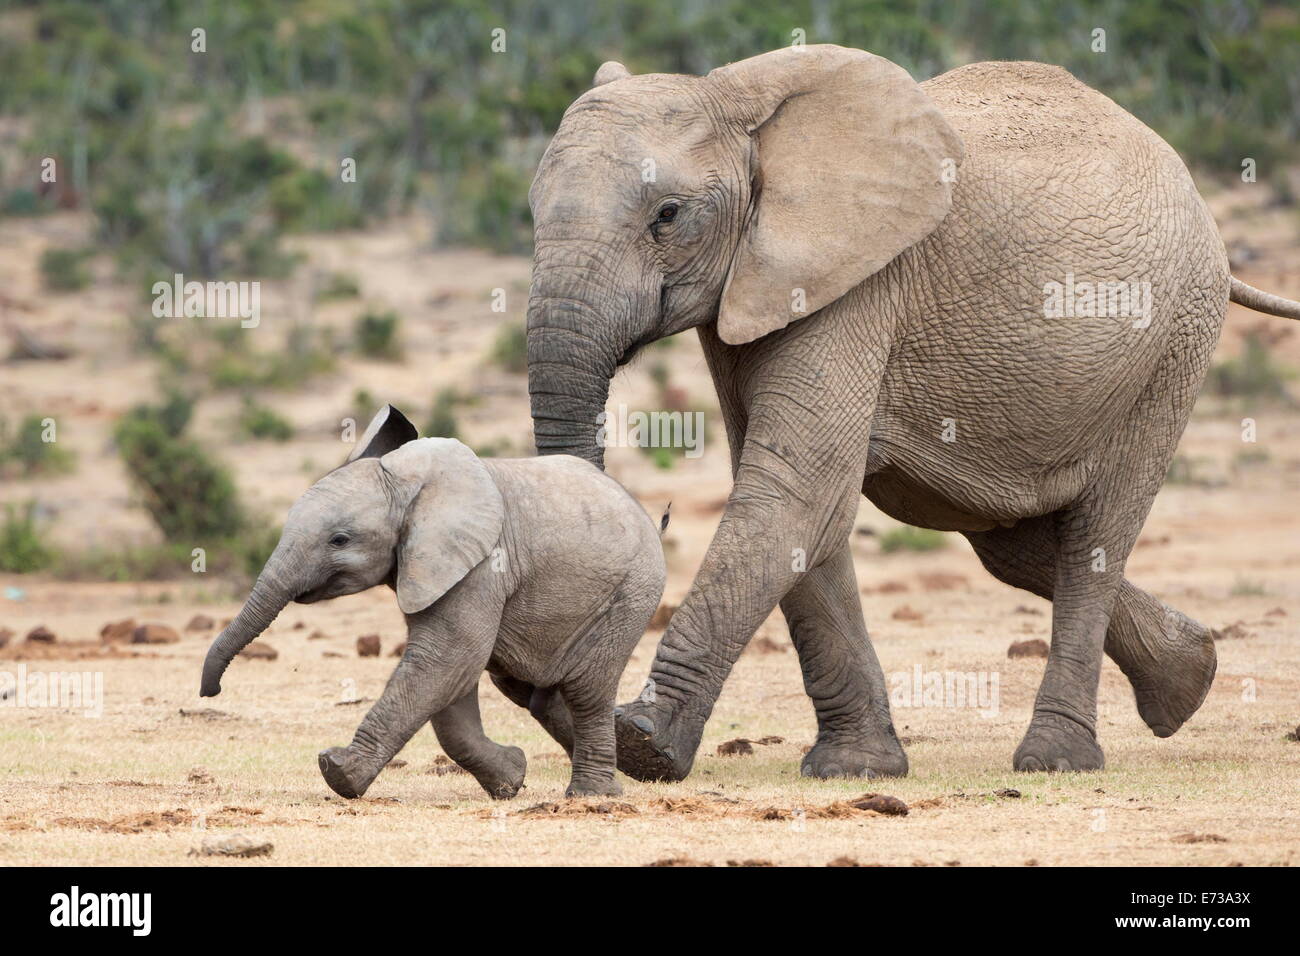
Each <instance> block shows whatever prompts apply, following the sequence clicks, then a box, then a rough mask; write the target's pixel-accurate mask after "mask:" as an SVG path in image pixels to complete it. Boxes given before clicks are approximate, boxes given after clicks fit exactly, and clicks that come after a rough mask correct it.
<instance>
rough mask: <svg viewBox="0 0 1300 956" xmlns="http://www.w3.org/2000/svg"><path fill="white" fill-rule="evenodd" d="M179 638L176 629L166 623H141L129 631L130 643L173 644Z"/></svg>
mask: <svg viewBox="0 0 1300 956" xmlns="http://www.w3.org/2000/svg"><path fill="white" fill-rule="evenodd" d="M180 639H181V636H180V635H179V634H177V633H176V629H175V628H174V627H168V626H167V625H166V624H141V625H140V626H139V627H137V628H136V629H135V630H134V631H132V632H131V643H132V644H175V643H176V642H177V641H179V640H180Z"/></svg>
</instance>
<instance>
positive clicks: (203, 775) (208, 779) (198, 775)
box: [185, 767, 213, 783]
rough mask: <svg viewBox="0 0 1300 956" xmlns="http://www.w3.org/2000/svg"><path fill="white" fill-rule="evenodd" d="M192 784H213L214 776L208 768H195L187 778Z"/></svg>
mask: <svg viewBox="0 0 1300 956" xmlns="http://www.w3.org/2000/svg"><path fill="white" fill-rule="evenodd" d="M185 779H186V780H188V781H189V782H190V783H212V782H213V779H212V774H211V773H210V772H209V771H208V769H207V768H206V767H195V768H194V769H193V770H191V771H190V772H189V775H188V776H187V777H186V778H185Z"/></svg>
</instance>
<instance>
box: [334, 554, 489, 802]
mask: <svg viewBox="0 0 1300 956" xmlns="http://www.w3.org/2000/svg"><path fill="white" fill-rule="evenodd" d="M484 567H485V565H480V566H479V568H478V569H476V570H475V571H472V572H470V575H469V576H467V577H466V578H465V579H464V580H463V581H461V582H460V583H459V584H457V585H456V586H455V587H454V588H452V589H451V590H450V591H448V592H447V593H446V594H445V595H444V596H443V597H442V598H441V599H439V600H438V601H436V602H435V603H434V604H433V605H431V606H430V607H428V608H426V609H425V610H423V611H420V612H419V613H417V614H409V615H407V618H406V625H407V642H406V653H405V654H403V655H402V660H401V661H400V662H399V663H398V665H397V669H396V670H395V671H393V676H392V677H390V678H389V679H388V685H387V686H386V687H385V688H384V693H383V695H382V696H381V697H380V698H379V700H378V701H376V702H375V706H374V707H372V708H370V712H369V713H368V714H366V716H365V719H364V720H363V721H362V722H361V726H359V727H358V728H357V731H356V734H354V735H353V737H352V742H351V743H350V744H348V745H347V746H346V747H331V748H329V749H328V750H323V751H321V753H320V758H319V763H320V771H321V775H322V776H324V778H325V782H326V783H328V784H329V786H330V789H331V790H333V791H334V792H335V793H337V794H338V795H339V796H341V797H348V798H349V799H350V798H354V797H359V796H361V795H362V794H364V793H365V792H366V790H367V788H369V786H370V784H371V783H373V782H374V779H375V777H377V776H379V771H381V770H383V769H384V767H385V766H387V764H388V761H390V760H392V759H393V757H395V756H396V755H397V753H398V751H400V750H401V749H402V748H403V747H404V746H406V742H407V741H408V740H410V739H411V738H412V737H413V736H414V735H415V732H416V731H417V730H419V729H420V728H421V727H422V726H424V724H426V723H428V722H429V721H430V720H431V719H432V718H433V716H434V715H435V714H437V713H439V712H441V711H443V710H445V709H446V708H447V707H449V706H450V705H451V704H453V703H454V702H456V701H459V700H460V699H461V698H463V697H465V695H466V694H468V693H470V692H471V691H472V690H474V689H475V688H476V687H477V686H478V679H479V676H480V675H481V674H482V673H483V669H484V668H485V667H486V666H487V662H488V658H489V657H490V656H491V655H492V645H493V644H494V643H495V641H496V633H497V627H498V625H499V624H500V621H501V609H502V606H503V605H502V602H500V601H498V600H490V599H485V598H484V596H483V590H484V589H480V588H476V587H475V586H474V584H473V582H472V580H471V579H473V578H474V577H475V576H476V575H477V574H479V573H480V572H481V571H482V569H483V568H484ZM486 573H489V574H490V573H491V572H490V571H488V572H486ZM453 759H454V757H453Z"/></svg>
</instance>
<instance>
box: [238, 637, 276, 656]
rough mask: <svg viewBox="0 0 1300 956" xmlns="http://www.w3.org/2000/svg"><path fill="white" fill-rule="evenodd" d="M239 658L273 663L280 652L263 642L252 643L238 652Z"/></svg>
mask: <svg viewBox="0 0 1300 956" xmlns="http://www.w3.org/2000/svg"><path fill="white" fill-rule="evenodd" d="M239 656H240V657H247V658H248V659H249V660H254V661H273V660H275V659H276V658H277V657H279V656H280V652H279V651H277V650H276V649H275V648H274V647H272V646H271V645H270V644H267V643H266V642H265V641H253V643H251V644H249V645H248V646H247V647H245V648H244V649H243V650H242V651H240V652H239Z"/></svg>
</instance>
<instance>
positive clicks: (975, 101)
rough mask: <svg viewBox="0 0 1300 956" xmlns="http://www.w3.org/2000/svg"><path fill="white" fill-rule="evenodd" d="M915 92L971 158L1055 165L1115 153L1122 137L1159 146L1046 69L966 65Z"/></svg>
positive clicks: (1069, 79)
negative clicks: (1071, 157) (1065, 156)
mask: <svg viewBox="0 0 1300 956" xmlns="http://www.w3.org/2000/svg"><path fill="white" fill-rule="evenodd" d="M921 88H922V89H923V90H925V92H926V94H927V95H928V96H929V97H930V98H931V99H932V100H934V102H935V104H936V105H937V106H938V107H939V109H940V110H942V112H943V114H944V116H945V117H946V118H947V119H948V121H949V122H950V123H952V124H953V126H954V127H955V128H956V129H957V131H958V132H959V133H960V134H961V136H962V139H963V141H964V142H965V143H966V146H967V149H968V150H969V151H973V152H975V153H976V154H986V153H993V154H999V155H1004V156H1007V157H1021V158H1023V159H1025V160H1032V159H1034V158H1039V159H1041V160H1043V161H1044V162H1048V163H1053V164H1058V165H1059V164H1060V162H1061V159H1062V150H1063V149H1065V150H1068V151H1069V152H1073V153H1077V154H1093V155H1096V154H1099V153H1106V152H1109V151H1112V150H1114V149H1115V148H1116V147H1117V146H1121V145H1122V143H1121V140H1122V139H1123V137H1124V135H1125V134H1130V135H1132V134H1136V135H1139V136H1141V137H1142V138H1143V139H1148V140H1154V141H1155V142H1159V137H1157V136H1156V135H1155V133H1153V132H1152V131H1151V130H1150V129H1149V128H1148V127H1147V126H1145V125H1144V124H1143V123H1142V122H1141V121H1140V120H1138V119H1137V118H1136V117H1134V116H1133V115H1131V114H1130V113H1128V112H1127V111H1125V110H1124V109H1123V108H1121V107H1120V106H1119V105H1118V104H1116V103H1115V102H1114V101H1113V100H1111V99H1110V98H1109V97H1107V96H1104V95H1103V94H1101V93H1099V92H1097V91H1096V90H1094V89H1093V88H1092V87H1090V86H1087V85H1086V84H1084V83H1081V82H1079V80H1077V79H1075V77H1074V76H1073V75H1072V74H1070V73H1069V72H1068V71H1067V70H1064V69H1062V68H1061V67H1059V66H1051V65H1049V64H1046V63H1031V62H990V63H972V64H970V65H969V66H963V67H958V68H957V69H955V70H950V71H948V72H947V73H944V74H942V75H940V76H936V77H935V78H934V79H931V80H927V81H926V82H924V83H922V84H921Z"/></svg>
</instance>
